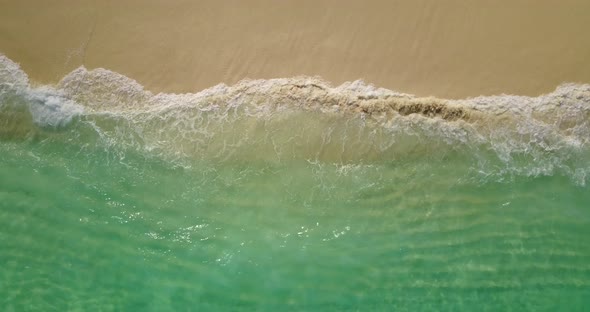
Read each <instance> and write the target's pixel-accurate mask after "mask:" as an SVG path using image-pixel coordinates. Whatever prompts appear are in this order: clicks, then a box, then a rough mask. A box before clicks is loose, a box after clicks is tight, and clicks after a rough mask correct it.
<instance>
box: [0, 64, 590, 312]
mask: <svg viewBox="0 0 590 312" xmlns="http://www.w3.org/2000/svg"><path fill="white" fill-rule="evenodd" d="M589 183H590V86H588V85H562V86H560V87H559V88H557V89H556V91H555V92H553V93H551V94H547V95H543V96H539V97H535V98H529V97H519V96H509V95H503V96H495V97H480V98H473V99H466V100H460V101H446V100H440V99H434V98H427V99H419V98H416V97H413V96H411V95H407V94H402V93H396V92H393V91H389V90H384V89H378V88H375V87H372V86H370V85H366V84H364V83H362V82H352V83H347V84H344V85H342V86H339V87H330V86H329V85H327V84H326V83H324V82H322V81H320V80H318V79H312V78H292V79H274V80H255V81H245V82H242V83H240V84H238V85H236V86H225V85H219V86H216V87H213V88H211V89H208V90H205V91H202V92H200V93H195V94H152V93H150V92H148V91H145V90H143V88H142V87H141V86H140V85H139V84H137V83H136V82H134V81H133V80H131V79H129V78H126V77H124V76H121V75H119V74H116V73H113V72H110V71H108V70H102V69H98V70H92V71H88V70H86V69H84V68H79V69H77V70H75V71H74V72H72V73H70V74H69V75H68V76H66V77H64V79H63V80H62V81H61V82H60V83H59V84H58V85H56V86H37V85H34V84H31V83H30V82H29V81H28V78H27V76H26V74H25V73H24V72H22V71H21V70H20V69H19V67H18V65H17V64H15V63H13V62H12V61H11V60H9V59H7V58H6V57H3V56H0V264H1V265H0V307H2V311H474V310H480V311H481V310H483V311H584V310H588V306H589V305H590V242H589V237H590V189H589V186H588V184H589Z"/></svg>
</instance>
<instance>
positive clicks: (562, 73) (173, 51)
mask: <svg viewBox="0 0 590 312" xmlns="http://www.w3.org/2000/svg"><path fill="white" fill-rule="evenodd" d="M0 7H1V8H2V9H1V10H0V53H3V54H5V55H6V56H7V57H9V58H11V59H13V60H15V61H16V62H19V63H20V65H21V67H22V68H23V69H24V70H25V71H26V72H27V73H28V74H29V76H30V77H31V79H32V80H33V81H35V82H38V83H55V82H57V81H59V80H60V79H61V78H62V77H63V76H64V75H66V74H67V73H68V72H70V71H71V70H73V69H75V68H76V67H78V66H80V65H84V66H86V67H87V68H89V69H92V68H97V67H103V68H107V69H110V70H113V71H116V72H119V73H122V74H125V75H127V76H129V77H131V78H133V79H136V80H137V81H139V82H140V83H141V84H143V85H144V86H145V87H146V88H147V89H149V90H152V91H155V92H159V91H166V92H194V91H198V90H201V89H204V88H208V87H211V86H213V85H216V84H218V83H221V82H223V83H226V84H233V83H235V82H237V81H239V80H242V79H244V78H252V79H258V78H265V79H266V78H279V77H293V76H299V75H307V76H319V77H321V78H323V79H325V80H326V81H329V82H330V83H332V84H333V85H337V84H340V83H342V82H345V81H351V80H356V79H363V80H365V81H366V82H368V83H372V84H374V85H376V86H379V87H385V88H388V89H392V90H397V91H401V92H407V93H414V94H418V95H422V96H427V95H434V96H437V97H446V98H464V97H470V96H477V95H491V94H501V93H506V94H521V95H538V94H540V93H546V92H550V91H552V90H553V89H554V88H555V87H556V86H557V85H559V84H561V83H563V82H579V83H588V82H590V62H589V61H588V55H590V36H588V35H587V34H586V33H587V30H588V26H589V25H590V22H589V21H590V19H589V13H588V12H590V2H589V1H574V0H566V1H533V0H517V1H456V0H453V1H428V0H426V1H425V0H420V1H381V0H378V1H371V2H370V3H365V2H361V1H331V0H320V1H291V0H289V1H270V0H252V1H230V0H225V1H211V0H203V1H185V0H177V1H173V2H168V1H154V0H148V1H146V0H141V1H140V0H127V1H110V0H109V1H89V0H80V1H65V0H59V1H33V0H21V1H7V0H2V1H0Z"/></svg>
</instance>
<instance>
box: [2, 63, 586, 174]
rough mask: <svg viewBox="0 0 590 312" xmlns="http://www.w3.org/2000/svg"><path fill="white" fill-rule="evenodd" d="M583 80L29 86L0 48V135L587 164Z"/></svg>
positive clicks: (577, 168) (170, 157) (85, 142)
mask: <svg viewBox="0 0 590 312" xmlns="http://www.w3.org/2000/svg"><path fill="white" fill-rule="evenodd" d="M589 122H590V85H587V84H584V85H582V84H563V85H561V86H559V87H557V89H556V90H555V91H554V92H552V93H549V94H545V95H541V96H538V97H526V96H515V95H498V96H486V97H483V96H482V97H476V98H468V99H463V100H446V99H439V98H434V97H417V96H414V95H410V94H405V93H400V92H396V91H392V90H387V89H383V88H377V87H374V86H372V85H369V84H366V83H364V82H362V81H354V82H347V83H344V84H342V85H340V86H336V87H333V86H330V84H329V83H327V82H325V81H323V80H321V79H320V78H311V77H295V78H282V79H269V80H244V81H241V82H239V83H238V84H236V85H233V86H227V85H224V84H219V85H217V86H214V87H212V88H209V89H206V90H203V91H200V92H197V93H187V94H168V93H158V94H153V93H152V92H150V91H147V90H144V88H143V87H142V86H141V85H140V84H139V83H137V82H136V81H134V80H133V79H130V78H128V77H125V76H123V75H121V74H118V73H115V72H112V71H109V70H106V69H100V68H99V69H93V70H87V69H86V68H84V67H80V68H78V69H76V70H74V71H72V72H71V73H70V74H68V75H67V76H66V77H64V78H63V79H62V80H61V81H60V82H59V83H58V84H57V85H55V86H35V85H33V84H31V83H30V82H29V79H28V77H27V75H26V74H25V73H24V72H23V71H22V70H21V69H20V68H19V66H18V65H17V64H16V63H14V62H13V61H11V60H10V59H8V58H6V57H5V56H2V55H0V140H2V141H23V140H38V141H43V142H52V140H60V141H61V142H66V141H67V142H68V143H69V144H76V146H79V147H80V148H82V149H87V150H88V151H89V152H96V149H97V148H98V149H105V148H106V149H109V150H110V151H112V152H113V155H118V157H124V155H125V153H127V152H128V151H134V152H138V153H141V154H143V155H146V157H160V158H162V159H165V160H166V161H171V162H173V163H175V164H181V165H183V166H190V164H191V163H192V162H194V161H202V160H205V161H230V160H231V161H267V162H283V161H298V160H305V161H321V162H328V163H338V164H358V163H368V162H379V163H385V164H387V163H396V162H399V161H411V160H413V159H429V160H432V161H438V162H441V163H444V162H445V161H447V160H448V159H460V161H461V162H466V163H468V164H469V165H468V166H467V167H468V169H469V170H468V171H469V172H470V174H475V175H477V176H478V177H480V178H481V177H484V178H485V179H493V180H504V179H506V178H509V177H512V176H542V175H553V174H563V175H567V176H569V177H570V178H571V179H572V180H573V181H574V182H575V183H577V184H580V185H584V184H585V183H586V182H587V181H588V179H589V173H590V146H589V141H590V123H589Z"/></svg>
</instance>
